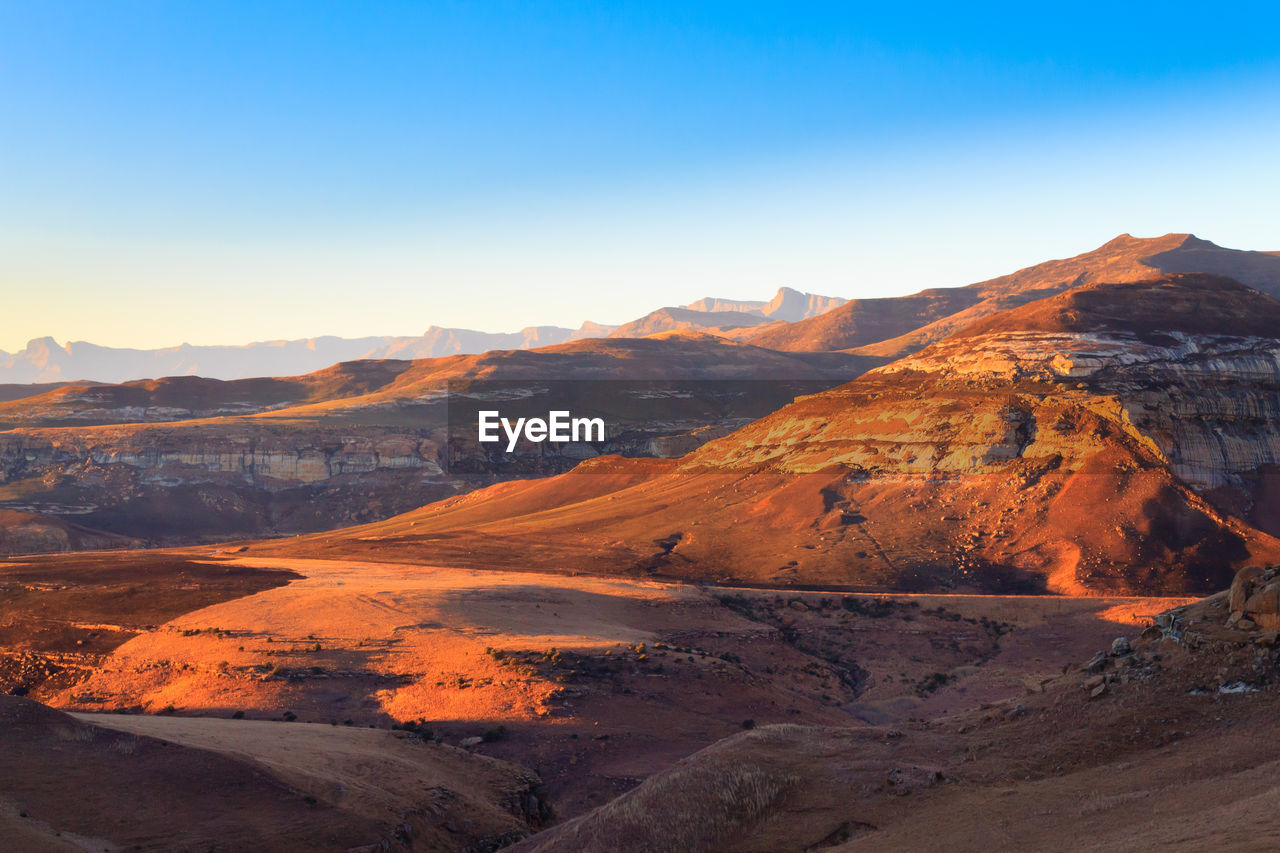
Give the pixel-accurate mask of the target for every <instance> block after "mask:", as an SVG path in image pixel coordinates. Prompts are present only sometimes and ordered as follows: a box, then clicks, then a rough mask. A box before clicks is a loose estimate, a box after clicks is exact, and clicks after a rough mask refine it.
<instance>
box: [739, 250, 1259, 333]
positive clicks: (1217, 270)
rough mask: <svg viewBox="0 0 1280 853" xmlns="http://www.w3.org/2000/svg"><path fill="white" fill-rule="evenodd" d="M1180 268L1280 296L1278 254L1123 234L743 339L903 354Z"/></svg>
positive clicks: (858, 302)
mask: <svg viewBox="0 0 1280 853" xmlns="http://www.w3.org/2000/svg"><path fill="white" fill-rule="evenodd" d="M1179 272H1205V273H1214V274H1217V275H1224V276H1228V277H1231V278H1234V279H1236V280H1237V281H1240V282H1242V283H1244V284H1246V285H1248V286H1250V287H1253V288H1255V289H1257V290H1261V291H1262V292H1264V293H1267V294H1269V295H1271V296H1277V297H1280V256H1277V255H1275V254H1270V253H1266V252H1244V251H1238V250H1235V249H1224V248H1222V247H1220V246H1216V245H1214V244H1213V243H1210V242H1209V241H1207V240H1201V239H1199V238H1197V237H1195V236H1192V235H1190V234H1166V235H1165V236H1163V237H1157V238H1151V239H1144V238H1139V237H1132V236H1130V235H1128V234H1122V235H1120V236H1119V237H1117V238H1115V239H1114V240H1112V241H1110V242H1109V243H1107V244H1105V245H1103V246H1101V247H1099V248H1098V249H1095V250H1093V251H1092V252H1086V253H1085V254H1083V255H1077V256H1075V257H1072V258H1067V259H1065V260H1055V261H1048V262H1046V263H1042V264H1036V265H1035V266H1032V267H1027V268H1026V269H1022V270H1019V271H1017V272H1015V273H1012V274H1010V275H1006V276H1000V277H999V278H994V279H990V280H989V281H983V282H978V283H977V284H971V285H968V286H966V287H959V288H947V289H935V290H926V291H922V292H920V293H917V294H913V295H911V296H903V297H887V298H883V299H855V300H852V301H850V302H848V303H846V304H844V305H842V306H840V307H839V308H837V309H835V310H833V311H831V312H829V313H827V314H823V315H822V316H820V317H814V318H811V319H808V320H802V321H800V322H798V323H793V324H790V325H787V326H775V327H771V328H768V329H762V330H761V331H759V332H758V333H755V334H753V335H750V336H748V337H747V338H746V339H747V340H749V341H750V342H751V343H754V344H757V345H758V346H764V347H769V348H771V349H780V350H792V351H794V350H842V349H858V351H859V352H862V353H864V354H868V355H877V356H881V357H886V358H898V357H900V356H902V355H906V354H908V353H911V352H915V351H917V350H919V349H921V348H922V347H924V346H927V345H928V344H930V343H932V342H934V341H937V340H941V339H942V338H944V337H946V336H947V335H949V334H951V333H952V332H954V331H956V330H958V329H960V328H962V327H964V326H966V325H968V324H970V323H973V322H975V321H977V320H979V319H981V318H982V317H985V316H987V315H989V314H993V313H995V312H997V311H1002V310H1006V309H1009V308H1015V307H1017V306H1019V305H1024V304H1026V303H1028V302H1032V301H1034V300H1037V299H1042V298H1044V297H1046V296H1051V295H1053V294H1054V293H1059V292H1061V291H1063V290H1067V289H1069V288H1072V287H1079V286H1081V285H1085V284H1092V283H1099V282H1128V281H1141V280H1143V279H1149V278H1151V277H1153V276H1154V275H1158V274H1160V273H1179Z"/></svg>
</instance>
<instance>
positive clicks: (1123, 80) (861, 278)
mask: <svg viewBox="0 0 1280 853" xmlns="http://www.w3.org/2000/svg"><path fill="white" fill-rule="evenodd" d="M1278 17H1280V15H1278V14H1277V13H1276V12H1273V11H1271V10H1270V9H1269V8H1268V6H1265V5H1263V4H1257V5H1250V4H1233V5H1232V6H1230V8H1228V7H1226V6H1225V5H1224V6H1223V7H1221V8H1218V7H1206V6H1203V5H1197V6H1192V5H1182V4H1176V3H1165V4H1159V5H1156V4H1143V5H1141V6H1139V5H1125V6H1123V7H1121V8H1113V7H1112V6H1109V5H1102V4H1098V5H1084V4H1072V5H1070V6H1066V5H1063V6H1061V7H1060V8H1058V9H1056V10H1055V9H1047V10H1046V9H1040V8H1037V7H1035V6H1034V4H1025V3H1019V4H1001V5H986V6H983V7H976V6H971V7H963V8H961V7H960V6H959V5H958V4H949V5H938V6H933V5H928V4H920V5H915V6H911V7H892V6H891V4H876V5H875V6H867V7H863V8H859V7H858V6H856V5H855V4H834V3H833V4H813V3H810V4H805V3H787V4H782V3H776V4H774V3H754V4H753V3H744V2H740V3H664V2H647V3H609V4H603V3H596V4H592V3H554V4H552V3H494V2H491V3H429V2H419V3H379V2H361V3H357V2H350V3H324V2H307V3H271V2H259V3H236V2H216V3H215V2H208V3H203V4H197V3H177V2H116V3H100V2H93V3H68V2H59V0H48V2H42V3H27V2H0V288H2V290H0V292H2V293H3V296H4V310H3V312H0V349H6V350H9V351H13V350H15V349H18V348H20V347H21V346H22V345H23V344H24V343H25V342H26V340H27V339H28V338H32V337H36V336H41V335H53V336H54V337H56V338H58V339H59V340H68V339H75V340H79V339H84V340H92V341H94V342H97V343H103V344H110V345H116V346H144V347H150V346H164V345H172V344H177V343H180V342H183V341H188V342H191V343H242V342H247V341H250V340H260V339H268V338H293V337H307V336H312V335H319V334H341V335H348V336H354V335H364V334H420V333H421V332H422V331H423V330H424V329H425V328H426V327H427V326H428V325H430V324H433V323H434V324H437V325H446V326H465V327H471V328H481V329H487V330H492V331H505V330H511V329H516V328H519V327H521V326H525V325H533V324H547V323H554V324H559V325H577V324H578V323H580V322H581V321H583V320H587V319H591V320H596V321H600V322H622V321H625V320H628V319H632V318H633V317H635V316H638V315H639V314H641V313H644V312H645V311H648V310H650V309H651V308H653V307H657V306H659V305H663V304H678V303H684V302H688V301H691V300H693V299H696V298H699V297H701V296H704V295H720V296H731V297H741V298H766V297H767V296H768V295H770V294H771V293H772V292H773V290H774V289H775V288H776V287H778V286H779V285H784V284H785V285H790V286H793V287H797V288H800V289H802V290H812V291H815V292H819V293H825V294H834V295H841V296H846V297H856V296H879V295H891V294H897V293H905V292H910V291H913V290H917V289H919V288H921V287H927V286H940V285H958V284H964V283H968V282H970V281H974V280H978V279H981V278H986V277H989V276H993V275H997V274H1000V273H1003V272H1008V271H1011V270H1013V269H1015V268H1017V267H1020V266H1024V265H1027V264H1030V263H1035V262H1037V261H1040V260H1044V259H1047V258H1050V257H1061V256H1065V255H1071V254H1075V253H1078V252H1081V251H1085V250H1088V249H1090V248H1093V247H1095V246H1097V245H1099V244H1101V243H1103V242H1105V241H1106V240H1108V239H1110V238H1111V237H1113V236H1115V235H1116V234H1118V233H1120V232H1131V233H1134V234H1138V235H1142V236H1154V235H1158V234H1162V233H1165V232H1168V231H1193V232H1195V233H1197V234H1199V235H1200V236H1202V237H1206V238H1208V239H1212V240H1214V241H1215V242H1218V243H1220V244H1222V245H1228V246H1232V247H1237V248H1259V249H1272V250H1275V249H1280V234H1277V233H1276V231H1277V229H1276V227H1275V223H1276V222H1277V221H1280V218H1278V217H1277V214H1276V205H1277V202H1276V199H1280V167H1278V166H1277V164H1276V163H1277V158H1276V156H1275V152H1276V150H1277V148H1278V146H1277V143H1276V140H1277V139H1280V133H1278V132H1280V50H1277V48H1276V46H1275V39H1274V34H1275V32H1276V25H1277V24H1278V23H1280V20H1277V18H1278Z"/></svg>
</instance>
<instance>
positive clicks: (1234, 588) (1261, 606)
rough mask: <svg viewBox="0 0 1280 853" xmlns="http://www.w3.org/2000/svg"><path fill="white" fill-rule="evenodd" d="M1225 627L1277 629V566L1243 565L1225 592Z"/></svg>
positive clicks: (1279, 572)
mask: <svg viewBox="0 0 1280 853" xmlns="http://www.w3.org/2000/svg"><path fill="white" fill-rule="evenodd" d="M1227 609H1228V610H1229V611H1230V613H1231V615H1230V617H1229V618H1228V621H1227V624H1228V626H1238V627H1240V628H1242V629H1246V628H1252V627H1254V626H1255V625H1256V626H1257V627H1260V628H1264V629H1266V630H1276V629H1280V566H1270V567H1269V568H1265V569H1264V568H1262V567H1261V566H1245V567H1244V568H1243V569H1241V570H1240V571H1239V572H1237V573H1236V576H1235V580H1233V581H1232V582H1231V588H1230V590H1228V592H1227Z"/></svg>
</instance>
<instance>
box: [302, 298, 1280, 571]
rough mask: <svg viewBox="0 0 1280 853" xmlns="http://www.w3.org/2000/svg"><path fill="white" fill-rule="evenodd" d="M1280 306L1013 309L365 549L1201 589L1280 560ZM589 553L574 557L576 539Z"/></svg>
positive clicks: (537, 563) (448, 512) (593, 564)
mask: <svg viewBox="0 0 1280 853" xmlns="http://www.w3.org/2000/svg"><path fill="white" fill-rule="evenodd" d="M1276 330H1280V302H1277V301H1276V300H1273V299H1271V298H1270V297H1268V296H1265V295H1263V294H1261V293H1259V292H1258V291H1255V290H1252V289H1250V288H1247V287H1245V286H1243V285H1241V284H1239V283H1237V282H1234V281H1231V280H1229V279H1225V278H1221V277H1216V276H1207V275H1174V276H1164V277H1161V278H1158V279H1154V280H1149V281H1144V282H1137V283H1117V284H1088V285H1083V286H1081V287H1077V288H1074V289H1072V290H1070V291H1068V292H1066V293H1063V294H1060V295H1058V296H1055V297H1053V298H1051V299H1048V300H1045V301H1043V302H1039V303H1033V304H1031V305H1027V306H1024V307H1022V308H1017V309H1011V310H1008V311H1005V312H1002V313H1000V314H997V315H994V316H991V317H988V318H986V319H985V320H983V321H982V322H981V323H978V324H975V325H972V326H970V327H968V328H966V329H964V330H961V331H960V332H958V333H957V334H955V335H953V336H951V337H949V338H946V339H944V340H942V341H940V342H938V343H936V344H934V345H932V346H930V347H928V348H926V349H924V350H922V351H921V352H919V353H918V354H917V355H916V356H915V357H913V358H909V359H905V360H901V361H897V362H893V363H891V364H888V365H886V366H884V367H881V368H879V369H876V370H873V371H871V372H869V373H867V374H865V375H863V376H862V377H861V378H859V379H856V380H854V381H853V382H850V383H848V384H846V385H843V386H840V387H838V388H834V389H831V390H829V391H825V392H822V393H819V394H815V395H810V396H808V397H803V398H801V399H798V400H796V402H794V403H793V404H791V405H789V406H786V407H784V408H782V409H780V410H779V411H777V412H775V413H774V414H772V415H769V416H767V417H764V418H761V419H760V420H758V421H755V422H753V423H751V424H749V425H748V426H746V427H744V428H742V429H740V430H738V431H736V432H734V433H732V434H730V435H728V436H726V437H724V438H721V439H716V440H712V441H709V442H707V443H705V444H703V445H702V446H701V447H699V448H698V449H697V450H695V451H694V452H692V453H690V454H689V455H687V456H685V457H684V458H682V459H679V460H648V461H645V462H644V463H639V462H634V461H629V460H619V459H600V460H592V461H589V462H587V463H584V464H583V465H582V466H580V467H579V468H578V469H576V470H574V471H572V472H570V473H569V474H566V475H564V476H562V477H558V478H554V479H552V480H544V481H537V482H518V483H506V484H503V485H501V486H497V487H494V488H493V489H491V490H486V491H481V492H477V493H473V494H470V495H467V496H465V497H461V498H455V499H451V500H447V501H444V502H442V503H438V504H435V505H432V506H428V507H425V508H423V509H422V510H419V511H417V512H415V513H410V514H409V515H407V516H404V517H402V518H399V519H392V520H389V521H387V522H383V523H381V524H379V525H373V526H371V527H365V528H358V529H357V530H355V531H340V532H336V533H333V534H326V535H321V536H318V537H317V538H316V539H315V547H316V548H317V549H318V550H319V552H321V553H324V552H325V551H326V550H327V549H329V548H334V549H335V550H338V551H342V552H343V553H347V554H350V553H352V552H353V551H354V552H355V553H370V554H372V553H378V554H382V555H384V556H383V558H386V559H392V558H393V557H392V556H390V555H391V554H393V553H394V551H395V550H397V549H404V550H406V551H409V552H411V551H413V549H414V548H416V547H426V546H428V543H429V547H430V548H431V549H432V559H433V560H438V561H441V564H453V565H468V566H480V565H484V566H496V567H504V566H506V565H508V564H510V563H511V562H512V561H513V560H515V561H517V562H519V564H520V565H522V566H524V567H526V568H544V569H554V570H576V571H595V572H640V573H642V574H658V575H666V576H674V577H681V578H691V579H697V580H717V581H723V582H736V583H753V584H756V583H762V584H769V585H778V584H789V583H790V584H822V585H833V586H834V585H839V586H846V587H854V588H863V589H886V588H898V589H931V590H940V589H950V590H957V591H977V590H986V591H1037V590H1040V591H1044V590H1048V591H1055V592H1061V593H1073V594H1079V593H1097V592H1111V593H1143V594H1148V593H1154V592H1164V593H1175V592H1176V593H1184V592H1188V591H1198V590H1207V589H1214V588H1217V587H1219V586H1221V585H1223V584H1224V581H1226V580H1229V579H1230V575H1231V572H1232V567H1233V566H1238V565H1240V564H1241V563H1243V562H1247V561H1250V560H1252V559H1263V558H1267V557H1271V558H1276V557H1280V542H1277V540H1276V539H1274V538H1272V535H1270V534H1269V533H1268V532H1264V531H1262V530H1259V529H1258V528H1257V527H1254V526H1251V525H1250V524H1248V523H1246V521H1245V520H1243V518H1242V516H1247V517H1248V519H1249V520H1252V521H1254V522H1255V523H1256V524H1258V525H1259V526H1262V527H1268V528H1269V529H1270V531H1271V532H1273V533H1280V529H1277V527H1276V525H1275V519H1277V518H1280V507H1277V505H1276V504H1277V502H1276V501H1275V498H1274V497H1273V495H1274V493H1275V492H1276V480H1275V475H1274V474H1271V473H1268V472H1272V471H1276V470H1277V463H1278V462H1280V428H1278V427H1277V426H1276V425H1277V424H1280V367H1278V365H1280V337H1277V334H1278V332H1277V331H1276ZM569 542H572V543H573V544H572V547H569V546H568V544H567V543H569Z"/></svg>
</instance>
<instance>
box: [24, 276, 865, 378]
mask: <svg viewBox="0 0 1280 853" xmlns="http://www.w3.org/2000/svg"><path fill="white" fill-rule="evenodd" d="M843 302H844V300H843V299H839V298H836V297H829V296H815V295H813V294H809V293H800V292H799V291H797V290H792V289H791V288H786V287H784V288H780V289H779V290H778V293H777V295H776V296H774V298H773V299H772V300H771V301H769V302H732V301H729V300H721V299H712V298H707V299H702V300H700V301H698V302H695V303H693V304H692V305H689V306H686V307H684V308H661V309H658V310H657V311H654V312H652V313H650V314H648V315H646V316H645V317H642V318H640V319H638V320H635V321H633V322H631V323H627V324H625V325H623V326H607V325H603V324H600V323H592V322H586V323H583V324H582V325H581V326H579V327H578V328H576V329H569V328H565V327H562V326H529V327H527V328H524V329H521V330H520V331H518V332H510V333H493V332H478V331H474V330H472V329H452V328H442V327H440V326H431V327H429V328H428V329H427V331H426V332H424V333H423V334H422V335H421V336H420V337H389V336H383V337H366V338H340V337H333V336H327V337H318V338H305V339H302V340H292V341H260V342H257V343H251V344H245V345H243V346H192V345H191V344H182V345H181V346H176V347H166V348H163V349H153V350H139V349H121V348H114V347H104V346H99V345H97V344H92V343H88V342H85V341H72V342H68V343H67V344H65V345H63V344H59V343H58V342H57V341H55V340H54V339H53V338H51V337H45V338H36V339H34V340H32V341H30V342H28V344H27V346H26V347H25V348H24V349H22V350H20V351H18V352H16V353H6V352H4V351H0V383H51V382H67V381H91V382H130V381H133V380H137V379H152V378H159V377H165V376H202V377H205V378H208V379H246V378H250V377H258V376H293V375H297V374H302V373H309V372H311V371H314V370H320V369H321V368H324V367H328V366H330V365H332V364H337V363H338V362H343V361H354V360H356V359H385V358H395V359H420V358H439V357H441V356H447V355H473V354H476V353H482V352H488V351H490V350H521V349H535V348H537V347H545V346H554V345H556V344H563V343H569V342H571V341H577V340H582V339H585V338H604V337H642V336H644V335H648V334H654V333H656V332H666V331H673V330H679V329H683V330H697V329H713V328H714V329H721V328H737V327H742V326H754V325H757V324H760V323H766V322H769V321H775V322H776V321H788V322H789V321H793V320H800V319H804V318H808V317H815V316H817V315H818V314H820V313H821V312H823V311H828V310H830V309H831V308H833V307H835V306H837V305H840V304H843ZM715 306H719V307H715ZM725 306H733V307H725ZM0 387H3V386H0ZM2 398H3V396H2V395H0V399H2Z"/></svg>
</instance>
